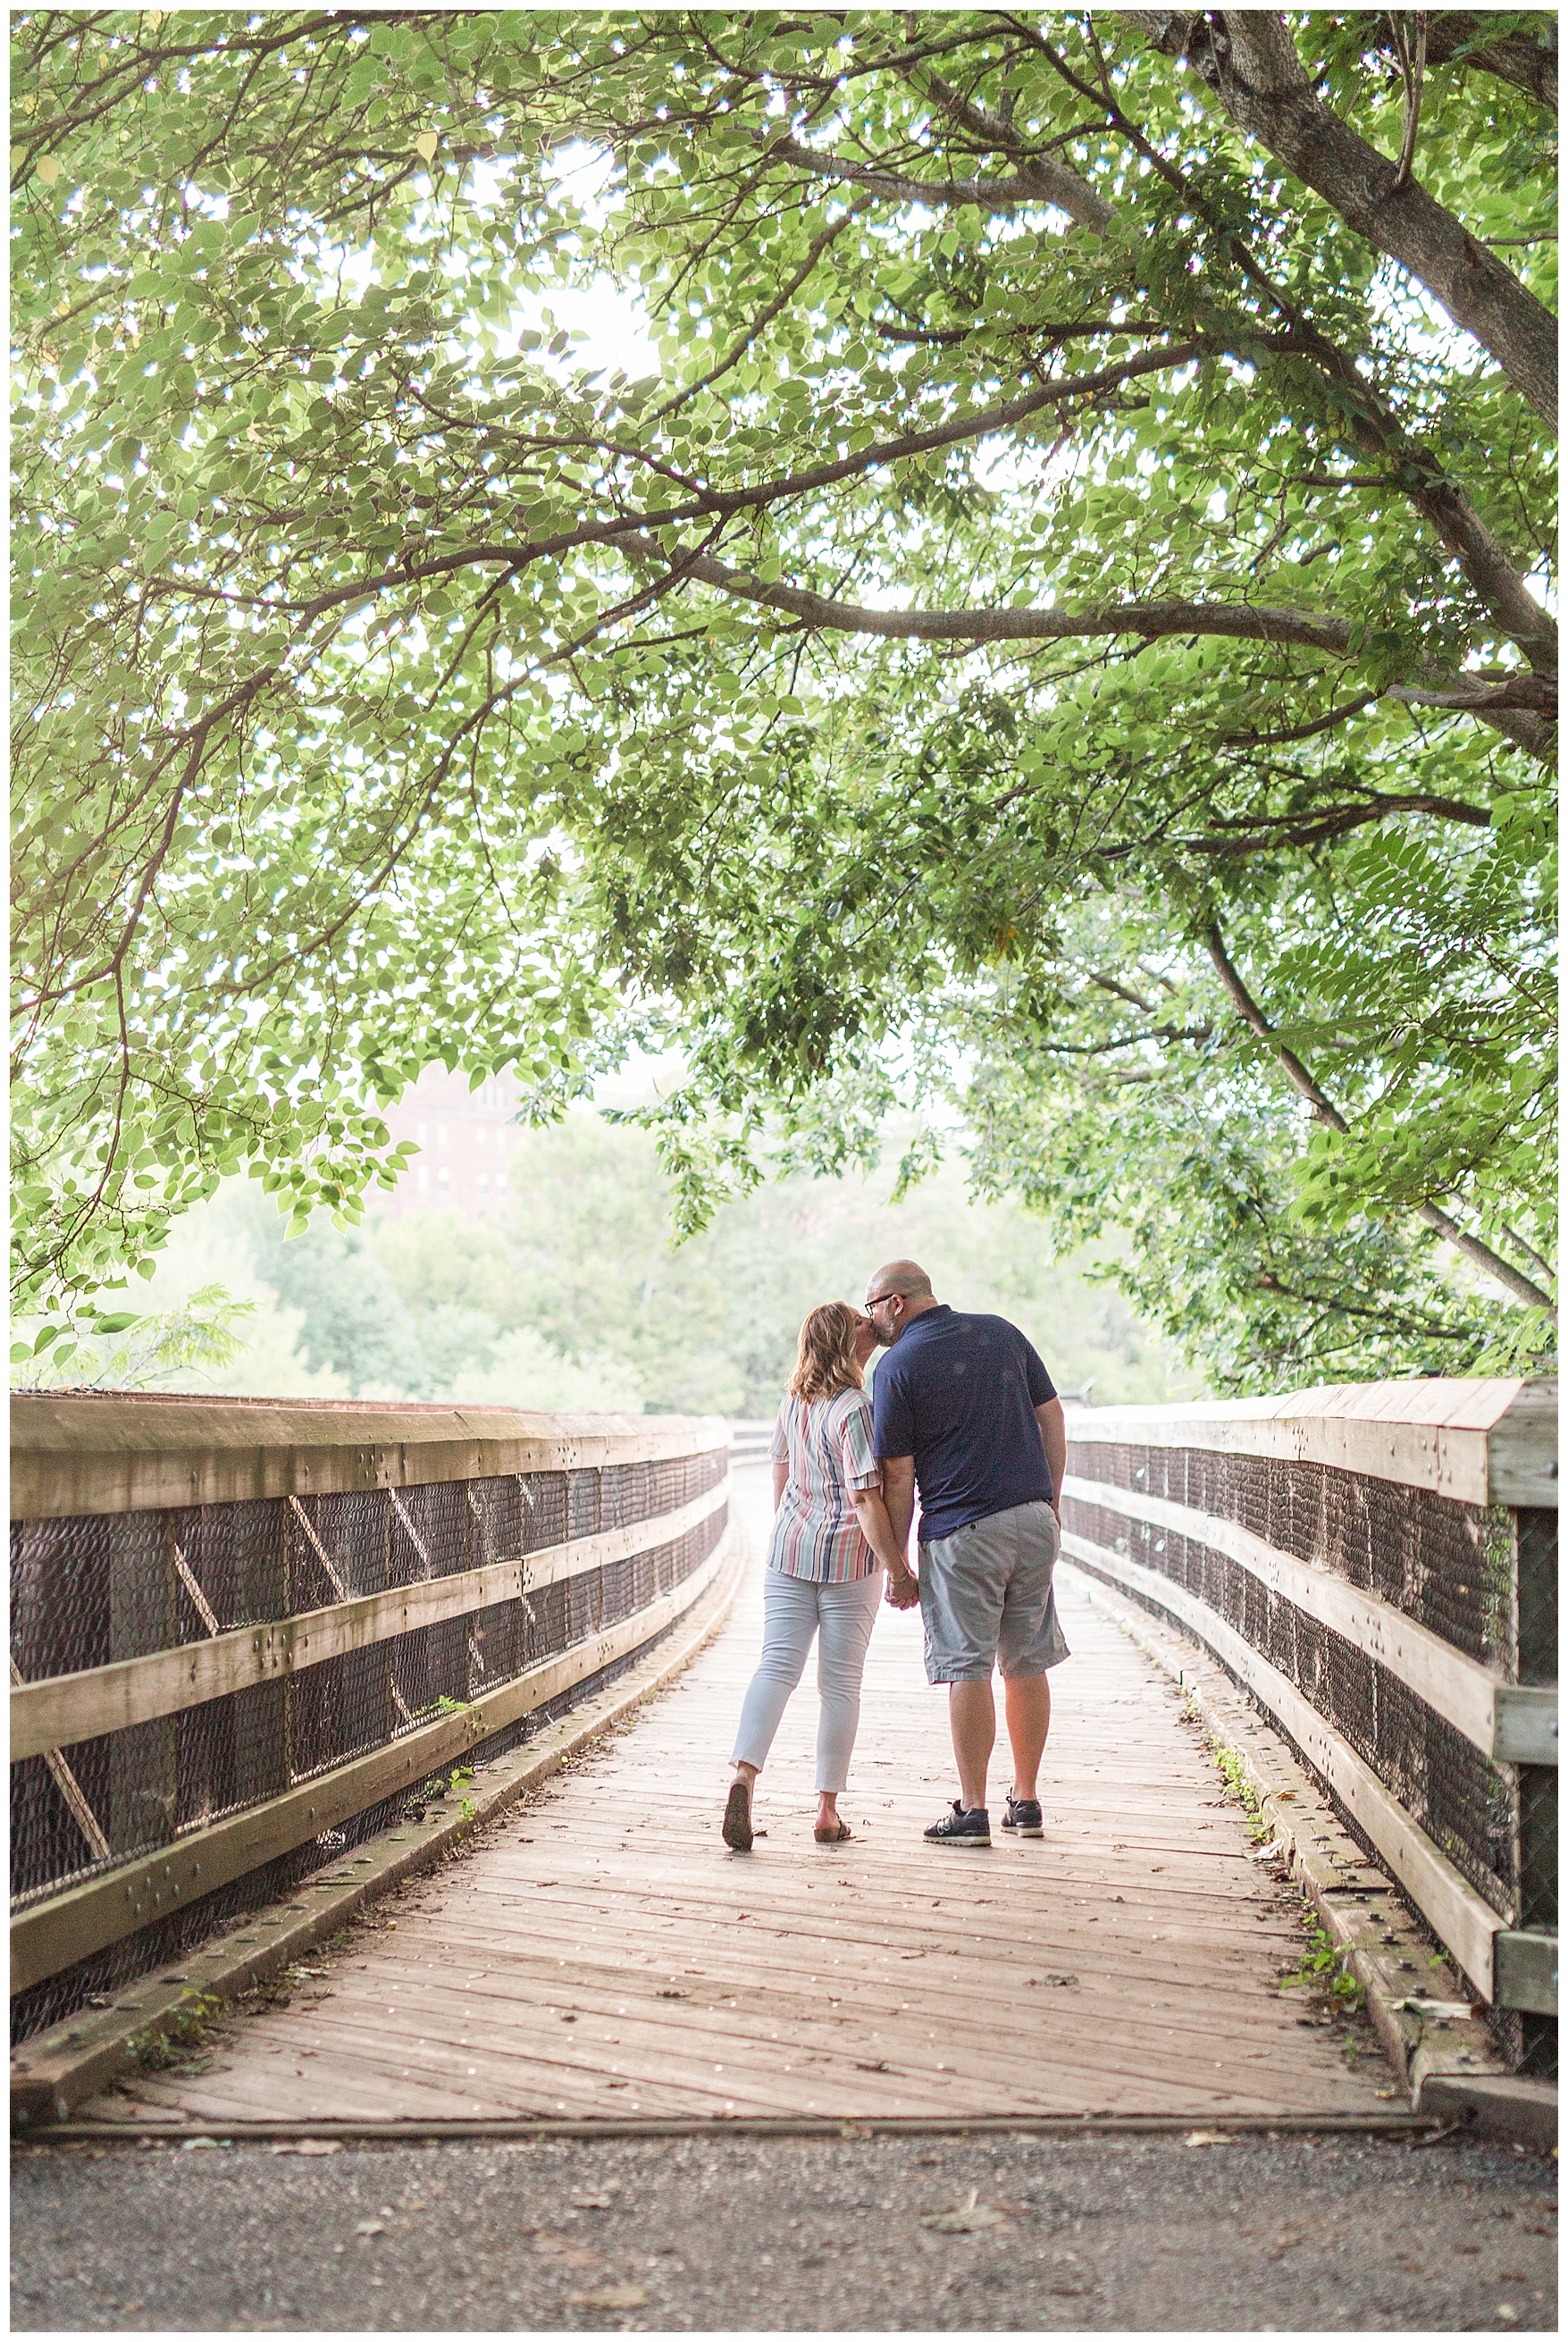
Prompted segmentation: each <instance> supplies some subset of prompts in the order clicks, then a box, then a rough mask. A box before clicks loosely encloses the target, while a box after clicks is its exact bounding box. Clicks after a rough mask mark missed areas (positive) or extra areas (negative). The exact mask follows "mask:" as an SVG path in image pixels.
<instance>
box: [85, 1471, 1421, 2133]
mask: <svg viewBox="0 0 1568 2342" xmlns="http://www.w3.org/2000/svg"><path fill="white" fill-rule="evenodd" d="M763 1480H764V1475H763V1474H762V1473H761V1472H752V1471H748V1472H744V1473H741V1474H739V1475H738V1476H737V1486H738V1488H739V1490H740V1492H741V1501H742V1502H743V1503H744V1505H745V1506H746V1507H747V1510H748V1512H749V1514H750V1515H751V1517H752V1521H753V1526H754V1546H756V1547H757V1549H758V1550H757V1554H756V1556H755V1559H754V1566H753V1568H752V1570H751V1572H750V1575H749V1577H748V1582H747V1584H746V1586H745V1587H744V1589H743V1592H742V1595H741V1596H740V1598H739V1600H738V1601H737V1603H736V1606H735V1608H734V1612H733V1614H732V1616H731V1618H730V1620H729V1622H728V1624H727V1626H725V1628H724V1632H723V1634H722V1635H721V1636H718V1637H717V1639H716V1640H715V1641H714V1643H713V1644H712V1645H710V1646H709V1647H708V1648H707V1650H706V1651H704V1653H703V1655H702V1656H700V1657H699V1658H698V1659H697V1661H696V1662H695V1663H694V1665H693V1666H691V1667H690V1668H689V1669H688V1670H687V1672H686V1673H685V1674H684V1676H682V1677H681V1678H680V1679H679V1680H678V1682H677V1683H676V1684H675V1685H674V1686H673V1687H672V1688H671V1689H670V1690H669V1691H668V1692H666V1693H665V1694H664V1695H663V1696H661V1697H660V1698H659V1699H658V1700H656V1701H655V1702H654V1704H653V1705H652V1706H650V1707H649V1708H647V1709H646V1710H644V1712H643V1713H642V1715H641V1716H640V1717H639V1719H638V1720H637V1721H636V1722H635V1723H634V1724H633V1725H631V1726H629V1727H628V1728H626V1729H624V1731H623V1732H621V1733H620V1734H618V1735H616V1736H613V1737H611V1738H609V1739H607V1740H606V1741H605V1743H604V1746H603V1747H602V1749H601V1750H600V1751H599V1752H598V1753H597V1754H596V1755H595V1756H594V1757H592V1758H591V1759H589V1760H588V1761H586V1762H584V1763H582V1764H580V1765H579V1766H578V1767H576V1768H575V1769H574V1771H573V1772H572V1773H571V1774H570V1775H569V1776H567V1777H564V1778H562V1779H561V1780H559V1781H558V1782H557V1783H555V1784H554V1785H553V1786H552V1787H550V1788H549V1789H548V1790H547V1791H546V1792H544V1794H543V1795H542V1796H541V1797H539V1799H538V1800H537V1801H536V1802H535V1803H534V1804H533V1805H532V1806H531V1807H529V1808H528V1809H526V1810H523V1809H517V1810H516V1811H514V1814H513V1815H512V1816H510V1817H508V1819H507V1820H506V1821H505V1822H504V1824H502V1825H500V1826H497V1827H495V1828H494V1829H493V1830H492V1831H491V1832H490V1833H489V1834H488V1835H487V1836H486V1837H485V1838H484V1841H483V1843H482V1844H481V1846H480V1847H479V1848H478V1850H477V1851H476V1852H474V1854H472V1855H471V1856H470V1857H468V1858H467V1859H465V1860H463V1861H460V1862H457V1863H454V1864H452V1865H450V1866H449V1867H446V1868H445V1869H444V1870H443V1871H442V1872H440V1873H439V1874H437V1875H436V1876H434V1877H431V1878H429V1879H425V1880H422V1881H419V1882H417V1883H416V1884H415V1885H414V1886H413V1887H410V1888H408V1889H407V1890H406V1891H405V1892H404V1894H403V1895H402V1896H401V1897H398V1898H395V1899H394V1900H393V1901H392V1902H390V1903H388V1904H386V1905H385V1906H383V1907H381V1908H380V1911H379V1913H378V1915H377V1917H376V1920H375V1923H374V1924H373V1926H372V1927H370V1928H368V1929H364V1930H361V1931H358V1932H356V1933H355V1935H354V1936H353V1937H352V1938H351V1939H350V1942H349V1945H348V1946H347V1947H345V1949H343V1950H342V1951H341V1952H340V1953H339V1954H337V1955H322V1956H321V1957H320V1958H319V1959H318V1960H316V1961H315V1962H313V1963H311V1967H313V1969H315V1971H316V1973H315V1974H314V1975H312V1976H310V1977H307V1978H305V1980H304V1981H303V1982H302V1984H301V1985H299V1986H296V1987H295V1992H294V1996H293V1998H292V2000H291V2004H290V2006H289V2007H287V2008H276V2009H273V2010H271V2011H268V2012H267V2013H265V2014H263V2015H260V2016H256V2017H250V2018H246V2019H245V2020H241V2021H235V2022H231V2023H230V2024H229V2025H228V2026H227V2027H225V2028H224V2029H223V2030H222V2031H221V2032H220V2034H219V2036H218V2037H217V2040H216V2044H215V2052H214V2055H213V2059H212V2063H211V2065H210V2067H208V2069H207V2070H206V2071H205V2072H202V2073H198V2074H190V2075H183V2076H182V2075H174V2074H171V2075H167V2076H165V2077H161V2078H157V2079H154V2078H151V2077H149V2078H146V2079H144V2080H142V2081H140V2082H139V2083H138V2084H137V2085H136V2087H135V2093H134V2097H133V2104H134V2105H135V2107H145V2108H147V2109H149V2110H152V2109H157V2110H158V2111H159V2112H161V2113H165V2114H167V2113H169V2112H171V2111H174V2110H176V2109H177V2110H179V2111H180V2112H182V2113H184V2114H185V2115H187V2116H189V2117H195V2118H197V2119H199V2120H202V2121H209V2120H210V2121H214V2122H219V2121H222V2120H224V2119H225V2118H227V2119H235V2118H237V2117H244V2116H249V2117H339V2118H359V2119H363V2118H367V2117H371V2118H381V2117H389V2116H393V2117H411V2118H413V2119H414V2120H418V2119H420V2118H432V2117H453V2116H456V2117H472V2116H476V2115H477V2116H518V2115H539V2116H546V2117H561V2116H567V2117H616V2116H621V2115H644V2116H653V2115H661V2116H679V2117H706V2116H718V2117H722V2116H724V2115H726V2114H733V2115H747V2114H795V2113H801V2114H805V2113H810V2114H816V2115H822V2114H832V2115H841V2114H842V2115H852V2114H854V2115H868V2116H869V2115H947V2116H953V2115H958V2116H963V2115H965V2114H982V2113H984V2114H1013V2113H1024V2114H1053V2113H1064V2112H1065V2113H1072V2114H1077V2113H1082V2112H1084V2111H1085V2110H1111V2111H1116V2112H1122V2113H1166V2114H1169V2113H1175V2114H1183V2115H1192V2116H1193V2117H1220V2116H1223V2115H1226V2114H1232V2115H1240V2114H1246V2113H1251V2114H1258V2113H1270V2112H1295V2113H1309V2112H1310V2113H1316V2112H1320V2111H1345V2112H1353V2111H1363V2112H1367V2113H1374V2112H1377V2111H1379V2102H1378V2097H1377V2092H1378V2090H1379V2088H1380V2087H1382V2088H1383V2089H1385V2090H1386V2088H1387V2087H1388V2081H1389V2077H1388V2074H1387V2071H1386V2069H1385V2067H1383V2062H1382V2060H1381V2058H1379V2057H1377V2056H1376V2055H1375V2053H1373V2054H1369V2055H1366V2056H1364V2057H1363V2058H1362V2059H1361V2061H1360V2063H1359V2065H1358V2066H1357V2067H1351V2066H1350V2065H1349V2064H1348V2062H1347V2059H1346V2057H1345V2054H1344V2051H1343V2048H1342V2047H1341V2045H1340V2042H1339V2039H1338V2037H1337V2036H1336V2035H1335V2034H1333V2033H1331V2032H1328V2031H1326V2030H1323V2029H1320V2028H1318V2027H1314V2026H1311V2025H1303V2022H1302V2021H1301V2017H1302V2005H1301V1998H1300V1996H1299V1995H1298V1994H1295V1993H1290V1994H1285V1995H1283V1996H1282V1995H1281V1994H1280V1992H1279V1991H1278V1989H1277V1973H1278V1971H1280V1970H1281V1969H1283V1968H1284V1967H1287V1966H1289V1965H1290V1964H1292V1962H1293V1960H1294V1959H1296V1958H1298V1957H1299V1956H1300V1953H1301V1950H1302V1948H1303V1937H1302V1933H1301V1928H1300V1925H1299V1921H1298V1919H1297V1918H1296V1917H1295V1911H1296V1908H1297V1906H1296V1905H1295V1903H1294V1901H1293V1898H1292V1897H1287V1896H1286V1895H1285V1894H1284V1893H1283V1891H1282V1890H1280V1889H1278V1888H1277V1887H1274V1885H1273V1882H1272V1880H1270V1879H1269V1878H1268V1877H1266V1876H1265V1875H1263V1874H1262V1873H1261V1871H1260V1867H1259V1866H1258V1865H1257V1864H1256V1863H1255V1862H1253V1861H1251V1860H1249V1858H1248V1857H1249V1853H1250V1851H1251V1848H1250V1842H1249V1840H1248V1837H1247V1835H1246V1830H1245V1827H1244V1825H1243V1817H1242V1816H1241V1813H1240V1811H1239V1809H1238V1808H1237V1807H1235V1806H1234V1805H1233V1804H1231V1803H1228V1802H1226V1801H1224V1800H1223V1798H1222V1797H1221V1794H1220V1787H1219V1783H1218V1780H1217V1777H1216V1775H1215V1773H1214V1771H1213V1766H1212V1764H1211V1762H1210V1761H1209V1760H1208V1759H1207V1758H1206V1757H1204V1756H1203V1752H1202V1750H1201V1748H1200V1746H1198V1745H1197V1741H1196V1736H1195V1735H1194V1734H1193V1732H1192V1731H1191V1729H1190V1728H1187V1727H1184V1726H1183V1725H1182V1723H1181V1722H1180V1720H1179V1714H1180V1709H1179V1702H1178V1700H1177V1698H1176V1696H1174V1694H1173V1692H1172V1690H1171V1688H1170V1686H1169V1685H1168V1682H1167V1681H1166V1679H1165V1678H1164V1676H1161V1675H1160V1674H1159V1672H1158V1671H1157V1670H1156V1668H1155V1667H1154V1665H1153V1663H1152V1662H1151V1661H1149V1660H1147V1659H1146V1658H1145V1657H1144V1656H1143V1655H1142V1653H1140V1652H1139V1651H1137V1650H1136V1649H1135V1648H1134V1646H1132V1645H1131V1644H1130V1643H1128V1642H1127V1641H1126V1639H1125V1638H1124V1636H1122V1635H1120V1634H1119V1633H1118V1632H1117V1631H1116V1629H1115V1628H1114V1626H1111V1625H1110V1624H1109V1623H1108V1622H1107V1621H1106V1620H1105V1619H1104V1616H1102V1615H1101V1614H1100V1613H1099V1612H1098V1611H1097V1610H1096V1609H1094V1607H1093V1606H1091V1605H1090V1604H1089V1602H1088V1601H1087V1600H1086V1599H1085V1598H1084V1596H1083V1594H1082V1592H1081V1591H1074V1588H1073V1586H1072V1585H1071V1584H1070V1583H1069V1584H1067V1585H1066V1586H1064V1593H1063V1599H1062V1609H1063V1615H1064V1624H1065V1626H1066V1631H1067V1634H1068V1637H1069V1640H1070V1641H1071V1643H1072V1645H1073V1650H1074V1656H1073V1658H1072V1659H1071V1661H1069V1662H1068V1663H1067V1664H1066V1665H1064V1666H1062V1667H1060V1668H1058V1669H1057V1670H1055V1672H1054V1677H1053V1683H1054V1691H1055V1696H1056V1716H1055V1721H1054V1727H1053V1732H1052V1739H1051V1746H1050V1750H1049V1752H1048V1756H1047V1761H1046V1769H1045V1777H1044V1805H1045V1813H1046V1836H1045V1837H1044V1841H1037V1842H1031V1843H1024V1844H1017V1845H1014V1844H1004V1843H1002V1842H1001V1840H1000V1837H998V1842H997V1843H996V1845H995V1846H994V1848H993V1849H992V1851H991V1852H990V1853H989V1854H986V1853H973V1852H971V1853H960V1852H948V1851H944V1850H942V1849H938V1848H934V1847H926V1846H925V1845H924V1843H923V1841H922V1838H921V1835H920V1832H921V1829H922V1827H924V1824H926V1823H927V1822H929V1821H932V1820H934V1818H935V1817H936V1815H937V1814H938V1813H939V1812H940V1810H941V1808H942V1805H943V1802H944V1798H946V1797H950V1796H951V1794H952V1787H951V1782H952V1760H951V1754H950V1750H949V1747H948V1742H947V1729H946V1715H945V1701H944V1697H943V1696H942V1695H941V1694H940V1693H934V1692H931V1691H929V1690H928V1689H927V1688H926V1686H925V1683H924V1672H923V1669H922V1666H921V1658H920V1632H919V1625H918V1618H917V1617H914V1616H908V1617H905V1616H898V1615H897V1614H894V1612H891V1611H887V1610H884V1612H883V1614H882V1617H881V1620H880V1623H879V1625H878V1627H877V1630H876V1635H875V1637H874V1642H873V1646H872V1653H871V1660H870V1664H869V1666H868V1668H867V1675H866V1686H865V1699H864V1711H863V1716H862V1723H861V1733H860V1742H859V1747H858V1751H857V1756H856V1760H855V1767H854V1777H853V1779H852V1783H851V1787H850V1791H849V1794H848V1795H847V1797H845V1798H844V1800H843V1801H842V1802H843V1806H844V1812H845V1814H846V1816H847V1817H849V1818H850V1820H851V1821H852V1824H853V1826H854V1831H855V1837H854V1840H853V1841H852V1842H851V1843H850V1844H848V1845H845V1846H843V1847H833V1848H824V1847H817V1846H815V1845H814V1843H813V1840H812V1837H811V1831H810V1822H811V1814H812V1808H813V1802H814V1801H813V1797H812V1794H811V1787H812V1775H811V1747H812V1740H813V1735H814V1724H815V1696H814V1689H813V1686H812V1680H811V1677H810V1676H809V1675H808V1676H807V1679H806V1682H805V1683H804V1685H803V1686H802V1688H801V1691H800V1693H799V1694H798V1695H797V1696H796V1699H795V1701H794V1704H793V1706H792V1709H791V1712H790V1714H789V1716H787V1718H786V1720H785V1724H784V1730H783V1732H782V1733H781V1735H780V1737H779V1741H778V1743H777V1745H776V1746H775V1749H774V1757H773V1759H772V1762H771V1763H770V1766H769V1767H768V1771H767V1773H766V1774H765V1775H764V1779H763V1782H762V1784H761V1785H760V1791H759V1797H758V1801H757V1814H756V1818H757V1823H758V1826H759V1827H761V1828H764V1829H765V1830H766V1832H767V1836H766V1837H764V1838H762V1839H760V1840H759V1843H758V1845H757V1847H756V1850H755V1851H754V1853H753V1854H752V1855H751V1856H749V1857H747V1856H737V1855H732V1854H730V1853H729V1852H728V1851H727V1850H726V1849H725V1847H724V1846H723V1844H722V1842H721V1840H720V1838H719V1835H718V1820H719V1812H720V1807H721V1803H722V1798H723V1793H724V1783H725V1780H726V1777H727V1762H726V1760H727V1757H728V1754H729V1747H730V1740H731V1735H732V1733H733V1731H734V1720H735V1716H736V1712H737V1709H738V1706H739V1702H740V1698H741V1694H742V1691H743V1688H744V1684H745V1682H746V1679H747V1676H748V1675H749V1673H750V1670H751V1667H752V1665H753V1664H754V1657H755V1654H756V1650H757V1647H758V1638H759V1632H760V1622H761V1606H762V1605H761V1585H760V1578H761V1568H760V1548H761V1544H762V1536H763V1532H764V1527H765V1518H764V1516H765V1491H764V1488H763V1486H762V1483H763ZM1000 1762H1001V1773H1000V1777H999V1781H998V1785H997V1787H995V1788H994V1792H993V1798H994V1809H996V1808H999V1807H1000V1804H1001V1792H1002V1789H1003V1788H1004V1787H1005V1784H1006V1771H1005V1764H1006V1760H1005V1752H1004V1750H1003V1751H1002V1752H1000ZM92 2111H94V2112H98V2113H103V2114H111V2113H112V2114H113V2115H115V2117H118V2118H121V2119H124V2118H125V2115H126V2113H127V2111H129V2109H128V2107H127V2104H126V2096H125V2095H120V2096H116V2097H113V2098H111V2099H109V2100H107V2101H105V2102H102V2103H101V2104H100V2105H99V2106H98V2107H95V2108H94V2109H92Z"/></svg>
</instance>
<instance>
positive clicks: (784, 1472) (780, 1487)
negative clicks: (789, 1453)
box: [774, 1464, 789, 1513]
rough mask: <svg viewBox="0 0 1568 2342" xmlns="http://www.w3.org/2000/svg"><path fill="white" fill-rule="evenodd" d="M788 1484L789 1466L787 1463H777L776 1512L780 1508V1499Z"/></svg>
mask: <svg viewBox="0 0 1568 2342" xmlns="http://www.w3.org/2000/svg"><path fill="white" fill-rule="evenodd" d="M788 1486H789V1466H788V1465H787V1464H775V1465H774V1512H775V1513H776V1512H777V1510H778V1508H779V1502H780V1499H781V1498H782V1497H783V1496H784V1490H785V1489H786V1488H787V1487H788Z"/></svg>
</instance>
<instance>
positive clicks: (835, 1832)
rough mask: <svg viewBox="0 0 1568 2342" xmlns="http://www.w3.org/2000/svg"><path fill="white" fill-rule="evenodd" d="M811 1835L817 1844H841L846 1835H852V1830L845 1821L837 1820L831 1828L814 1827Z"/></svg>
mask: <svg viewBox="0 0 1568 2342" xmlns="http://www.w3.org/2000/svg"><path fill="white" fill-rule="evenodd" d="M812 1836H813V1837H814V1838H815V1840H816V1842H817V1844H818V1846H842V1845H843V1844H844V1839H845V1838H846V1837H853V1836H854V1832H853V1831H852V1830H851V1828H850V1826H849V1824H848V1823H847V1822H839V1823H837V1824H835V1826H834V1827H833V1828H832V1829H814V1830H813V1832H812Z"/></svg>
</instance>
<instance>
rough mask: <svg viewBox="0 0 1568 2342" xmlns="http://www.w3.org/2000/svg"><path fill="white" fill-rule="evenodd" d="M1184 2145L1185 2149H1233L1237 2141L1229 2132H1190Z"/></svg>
mask: <svg viewBox="0 0 1568 2342" xmlns="http://www.w3.org/2000/svg"><path fill="white" fill-rule="evenodd" d="M1182 2143H1183V2146H1184V2147H1233V2146H1234V2145H1235V2140H1234V2138H1233V2137H1232V2135H1231V2133H1230V2132H1229V2131H1228V2130H1190V2131H1189V2132H1188V2133H1187V2136H1186V2137H1185V2138H1184V2139H1183V2142H1182Z"/></svg>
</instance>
